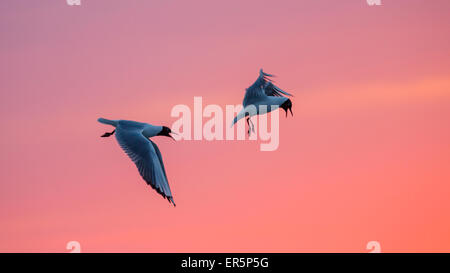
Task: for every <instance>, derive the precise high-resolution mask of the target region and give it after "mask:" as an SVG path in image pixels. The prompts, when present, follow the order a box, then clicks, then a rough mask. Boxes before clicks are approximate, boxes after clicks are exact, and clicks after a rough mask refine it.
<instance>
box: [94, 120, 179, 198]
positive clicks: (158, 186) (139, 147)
mask: <svg viewBox="0 0 450 273" xmlns="http://www.w3.org/2000/svg"><path fill="white" fill-rule="evenodd" d="M98 122H100V123H103V124H107V125H112V126H114V127H115V130H114V131H112V132H110V133H108V132H106V133H104V134H103V135H102V136H101V137H110V136H112V135H113V134H114V133H116V139H117V142H119V145H120V147H121V148H122V149H123V150H124V151H125V153H126V154H127V155H128V156H129V157H130V158H131V160H132V161H133V162H134V164H136V167H137V168H138V170H139V174H140V175H141V176H142V178H143V179H144V180H145V182H147V184H148V185H150V186H151V187H152V188H153V189H154V190H156V191H157V192H158V193H159V194H161V195H162V196H163V197H164V198H167V200H168V201H169V203H172V204H173V205H174V206H176V205H175V202H174V201H173V196H172V193H171V192H170V187H169V182H168V181H167V174H166V170H165V169H164V163H163V160H162V156H161V152H160V151H159V148H158V146H156V144H155V143H154V142H153V141H151V140H150V139H149V138H150V137H154V136H166V137H170V138H172V139H174V138H173V137H172V136H171V135H170V134H171V133H173V134H175V133H174V132H172V131H171V130H170V128H168V127H166V126H155V125H151V124H148V123H142V122H137V121H130V120H109V119H104V118H99V119H98ZM174 140H175V139H174Z"/></svg>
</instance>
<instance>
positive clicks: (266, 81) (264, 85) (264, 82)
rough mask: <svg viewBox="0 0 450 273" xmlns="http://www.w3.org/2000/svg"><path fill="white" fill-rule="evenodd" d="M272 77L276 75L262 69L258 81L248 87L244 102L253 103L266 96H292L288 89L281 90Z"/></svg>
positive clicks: (246, 103) (245, 103)
mask: <svg viewBox="0 0 450 273" xmlns="http://www.w3.org/2000/svg"><path fill="white" fill-rule="evenodd" d="M270 77H274V76H273V75H271V74H267V73H264V72H263V71H262V69H261V70H260V73H259V77H258V79H256V81H255V82H254V83H253V84H252V85H251V86H250V87H248V88H247V90H246V92H245V96H244V101H243V102H242V104H243V105H244V107H245V106H247V105H249V104H253V103H254V102H255V101H258V100H259V99H260V98H261V97H264V96H273V97H283V96H285V95H286V96H292V95H291V94H289V93H288V92H286V91H283V90H281V89H280V88H279V87H278V86H276V85H275V84H273V83H272V80H271V79H270Z"/></svg>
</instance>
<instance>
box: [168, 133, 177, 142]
mask: <svg viewBox="0 0 450 273" xmlns="http://www.w3.org/2000/svg"><path fill="white" fill-rule="evenodd" d="M170 133H171V134H174V135H177V136H178V134H177V133H175V132H170ZM169 136H170V138H171V139H173V141H177V140H176V139H175V138H174V137H173V136H172V135H170V134H169Z"/></svg>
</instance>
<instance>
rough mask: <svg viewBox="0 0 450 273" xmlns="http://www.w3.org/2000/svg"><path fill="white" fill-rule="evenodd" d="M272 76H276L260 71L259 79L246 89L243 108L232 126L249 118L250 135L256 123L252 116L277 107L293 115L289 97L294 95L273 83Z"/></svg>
mask: <svg viewBox="0 0 450 273" xmlns="http://www.w3.org/2000/svg"><path fill="white" fill-rule="evenodd" d="M271 77H274V76H273V75H271V74H267V73H265V72H264V71H263V70H262V69H261V70H260V71H259V77H258V79H256V81H255V82H254V83H253V84H252V85H251V86H250V87H248V88H247V89H246V91H245V96H244V100H243V102H242V105H243V109H242V110H241V111H240V112H239V113H238V114H237V116H236V117H235V118H234V120H233V123H232V124H231V126H233V125H234V124H235V123H236V122H237V121H238V120H240V119H242V118H247V124H248V126H249V129H248V134H249V135H250V131H253V132H254V125H253V123H252V122H251V120H250V118H251V117H252V116H256V115H262V114H266V113H269V112H271V111H273V110H275V109H277V108H281V109H283V110H284V111H285V112H286V116H287V111H288V110H289V111H290V112H291V115H293V114H292V101H291V100H290V99H289V98H288V97H287V96H292V95H291V94H289V93H288V92H286V91H283V90H281V89H280V88H279V87H278V86H276V85H275V84H273V82H272V80H271ZM261 106H264V107H261Z"/></svg>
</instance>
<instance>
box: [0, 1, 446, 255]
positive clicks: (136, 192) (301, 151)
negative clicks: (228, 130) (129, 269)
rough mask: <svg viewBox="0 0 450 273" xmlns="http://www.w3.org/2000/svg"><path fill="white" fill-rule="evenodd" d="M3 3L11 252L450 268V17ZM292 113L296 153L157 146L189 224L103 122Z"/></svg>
mask: <svg viewBox="0 0 450 273" xmlns="http://www.w3.org/2000/svg"><path fill="white" fill-rule="evenodd" d="M81 1H82V5H81V6H79V7H73V6H68V5H67V4H66V1H65V0H58V1H55V0H43V1H26V0H15V1H12V0H10V1H1V2H0V22H1V23H0V32H1V37H2V38H1V42H0V60H1V62H0V77H1V79H0V83H1V93H0V106H1V107H0V124H1V128H2V133H1V142H0V145H1V151H2V152H1V153H0V163H1V164H0V221H1V222H0V223H1V225H0V251H1V252H11V251H12V252H26V251H31V252H67V250H66V249H65V246H66V243H67V242H69V241H73V240H75V241H79V242H80V243H81V247H82V251H83V252H104V251H108V252H128V251H138V252H141V251H143V252H191V251H192V252H226V251H232V252H237V251H239V252H247V251H249V252H367V250H366V249H365V247H366V244H367V242H369V241H373V240H375V241H379V242H380V244H381V249H382V251H383V252H400V251H401V252H414V251H424V252H435V251H438V252H441V251H445V252H449V251H450V234H449V230H450V218H449V215H450V200H449V198H448V197H449V195H450V168H449V162H450V54H449V52H450V17H449V16H448V14H449V12H450V2H449V1H447V0H434V1H425V0H396V1H394V0H382V2H383V5H382V6H379V7H370V6H368V5H367V4H366V1H365V0H349V1H331V0H327V1H326V0H314V1H313V0H308V1H306V0H292V1H270V2H269V1H261V0H259V1H256V0H255V1H253V0H251V1H247V0H246V1H237V0H236V1H235V0H228V1H211V0H201V1H200V0H194V1H193V0H189V1H181V0H165V1H137V0H136V1H135V0H133V1H124V0H81ZM261 67H263V68H264V69H265V70H266V71H267V72H269V73H273V74H276V75H277V76H278V77H277V79H276V80H277V83H278V85H279V86H280V87H282V88H284V89H286V90H288V91H291V92H292V93H294V95H295V97H294V98H293V105H294V106H293V111H294V117H293V118H291V117H289V118H288V119H285V118H284V117H283V116H284V115H281V117H283V118H282V119H281V122H280V146H279V149H278V150H277V151H274V152H261V151H259V144H258V143H257V142H252V141H226V142H225V141H212V142H208V141H179V142H176V143H175V142H173V141H171V140H169V139H166V138H162V137H156V138H155V139H154V141H155V142H156V143H157V144H158V146H159V148H160V150H161V152H162V153H163V158H164V162H165V165H166V170H167V173H168V178H169V183H170V186H171V189H172V193H173V194H174V198H175V201H176V203H177V207H176V208H173V207H172V206H171V205H169V203H168V202H167V201H166V200H163V199H162V198H161V197H160V196H159V195H157V194H156V193H155V192H154V191H153V190H151V188H150V187H148V186H147V185H146V184H145V183H144V181H143V180H142V179H141V178H140V177H139V174H138V172H137V170H136V168H135V166H134V165H133V163H132V162H131V161H130V160H129V159H128V158H127V157H126V155H125V154H124V153H123V152H122V151H121V149H120V148H119V146H118V144H117V143H116V141H115V139H113V138H109V139H103V138H100V137H99V136H100V135H101V134H102V133H104V132H105V131H106V130H110V128H108V127H106V126H104V125H101V124H99V123H97V122H96V119H97V118H98V117H100V116H103V117H106V118H112V119H132V120H138V121H143V122H148V123H152V124H161V125H167V126H170V125H171V124H172V123H173V122H174V121H175V120H176V119H175V118H171V117H170V111H171V109H172V107H173V106H174V105H176V104H187V105H190V106H192V105H193V97H194V96H202V97H203V103H204V104H218V105H222V106H224V105H226V104H238V103H240V102H241V101H242V98H243V94H244V89H245V88H246V87H248V86H249V85H250V84H251V83H252V82H253V81H254V80H255V79H256V77H257V75H258V70H259V68H261Z"/></svg>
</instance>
